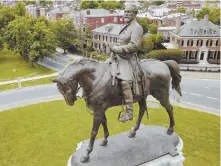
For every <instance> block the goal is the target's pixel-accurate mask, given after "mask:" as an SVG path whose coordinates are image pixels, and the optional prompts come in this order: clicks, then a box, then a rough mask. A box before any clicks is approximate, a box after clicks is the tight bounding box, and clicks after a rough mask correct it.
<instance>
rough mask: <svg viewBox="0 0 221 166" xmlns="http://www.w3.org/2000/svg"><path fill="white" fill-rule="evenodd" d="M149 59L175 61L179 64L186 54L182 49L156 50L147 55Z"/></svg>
mask: <svg viewBox="0 0 221 166" xmlns="http://www.w3.org/2000/svg"><path fill="white" fill-rule="evenodd" d="M145 57H146V58H148V59H157V60H161V61H165V60H174V61H176V62H179V61H180V60H181V59H182V58H183V57H184V52H183V51H182V50H180V49H163V50H154V51H151V52H150V53H148V54H146V55H145Z"/></svg>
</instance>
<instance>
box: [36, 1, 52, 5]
mask: <svg viewBox="0 0 221 166" xmlns="http://www.w3.org/2000/svg"><path fill="white" fill-rule="evenodd" d="M52 4H53V2H52V1H51V0H40V2H39V5H40V6H47V5H52Z"/></svg>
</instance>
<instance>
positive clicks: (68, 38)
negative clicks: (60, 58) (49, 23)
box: [54, 19, 77, 53]
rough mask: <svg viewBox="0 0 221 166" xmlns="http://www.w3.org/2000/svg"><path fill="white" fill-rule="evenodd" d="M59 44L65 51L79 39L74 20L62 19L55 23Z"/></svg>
mask: <svg viewBox="0 0 221 166" xmlns="http://www.w3.org/2000/svg"><path fill="white" fill-rule="evenodd" d="M54 28H55V33H56V36H57V41H58V46H59V47H61V48H62V49H64V53H65V51H66V50H67V49H68V47H69V46H70V45H72V44H74V43H75V42H77V41H76V39H77V31H76V29H75V26H74V24H73V21H72V20H66V19H60V20H57V21H56V22H55V23H54Z"/></svg>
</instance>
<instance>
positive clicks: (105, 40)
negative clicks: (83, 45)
mask: <svg viewBox="0 0 221 166" xmlns="http://www.w3.org/2000/svg"><path fill="white" fill-rule="evenodd" d="M122 28H123V25H122V24H106V25H104V26H101V27H99V28H96V29H94V30H92V36H93V37H92V42H93V48H95V49H97V50H99V51H100V52H101V53H109V52H110V46H112V45H115V43H117V41H118V36H119V33H120V30H121V29H122Z"/></svg>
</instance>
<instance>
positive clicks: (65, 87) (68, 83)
mask: <svg viewBox="0 0 221 166" xmlns="http://www.w3.org/2000/svg"><path fill="white" fill-rule="evenodd" d="M52 82H54V83H57V87H58V90H59V92H60V93H61V94H62V95H63V97H64V99H65V101H66V103H67V104H68V105H70V106H73V105H74V103H75V101H76V100H77V97H76V94H77V92H78V82H77V80H68V79H65V78H64V77H61V76H59V77H58V78H55V79H53V80H52Z"/></svg>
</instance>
